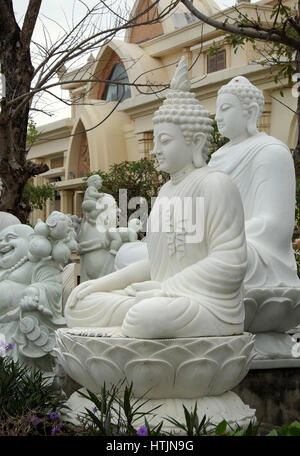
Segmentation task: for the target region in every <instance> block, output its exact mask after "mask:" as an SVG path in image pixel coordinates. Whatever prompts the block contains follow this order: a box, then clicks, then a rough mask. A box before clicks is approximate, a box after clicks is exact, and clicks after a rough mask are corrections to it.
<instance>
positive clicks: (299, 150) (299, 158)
mask: <svg viewBox="0 0 300 456" xmlns="http://www.w3.org/2000/svg"><path fill="white" fill-rule="evenodd" d="M296 74H297V84H298V99H297V119H298V141H297V146H296V149H295V153H294V162H295V170H296V177H297V178H300V92H299V84H300V50H297V51H296Z"/></svg>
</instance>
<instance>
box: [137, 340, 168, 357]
mask: <svg viewBox="0 0 300 456" xmlns="http://www.w3.org/2000/svg"><path fill="white" fill-rule="evenodd" d="M128 347H130V348H131V350H134V351H135V352H136V353H137V354H139V355H140V356H142V357H144V356H149V354H150V353H156V352H157V351H159V350H163V349H164V348H166V346H165V345H164V344H162V343H160V342H156V341H154V340H145V339H144V340H141V341H135V342H132V343H130V344H128Z"/></svg>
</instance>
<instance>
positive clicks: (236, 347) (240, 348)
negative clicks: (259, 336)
mask: <svg viewBox="0 0 300 456" xmlns="http://www.w3.org/2000/svg"><path fill="white" fill-rule="evenodd" d="M228 344H229V345H230V347H231V348H232V350H233V352H234V354H235V356H237V355H241V353H242V352H243V354H245V353H244V349H245V344H246V340H245V337H244V336H233V337H232V338H231V339H230V341H228ZM249 344H252V345H253V344H254V336H253V335H252V334H249V335H248V342H247V344H246V346H248V345H249Z"/></svg>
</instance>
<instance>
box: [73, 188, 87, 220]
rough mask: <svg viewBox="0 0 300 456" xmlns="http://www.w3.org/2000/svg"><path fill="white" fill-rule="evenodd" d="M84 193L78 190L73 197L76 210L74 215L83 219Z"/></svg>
mask: <svg viewBox="0 0 300 456" xmlns="http://www.w3.org/2000/svg"><path fill="white" fill-rule="evenodd" d="M83 197H84V192H83V191H81V190H76V191H75V192H74V196H73V208H74V215H77V217H79V218H82V209H81V206H82V202H83Z"/></svg>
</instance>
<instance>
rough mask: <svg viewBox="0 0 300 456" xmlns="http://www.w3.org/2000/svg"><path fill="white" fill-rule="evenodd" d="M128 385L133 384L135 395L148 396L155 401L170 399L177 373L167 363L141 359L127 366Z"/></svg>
mask: <svg viewBox="0 0 300 456" xmlns="http://www.w3.org/2000/svg"><path fill="white" fill-rule="evenodd" d="M125 374H126V378H127V381H128V383H129V384H130V383H131V382H132V383H133V388H134V393H135V395H140V396H142V395H144V394H145V393H146V392H148V391H149V393H148V394H147V396H148V397H151V398H153V399H156V398H163V397H170V391H171V390H172V389H173V385H174V377H175V371H174V368H173V367H172V366H171V364H169V363H168V362H167V361H163V360H157V359H139V360H136V361H130V362H129V363H128V364H127V365H126V366H125Z"/></svg>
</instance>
